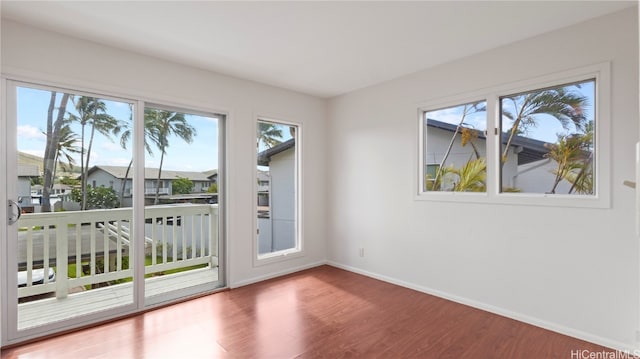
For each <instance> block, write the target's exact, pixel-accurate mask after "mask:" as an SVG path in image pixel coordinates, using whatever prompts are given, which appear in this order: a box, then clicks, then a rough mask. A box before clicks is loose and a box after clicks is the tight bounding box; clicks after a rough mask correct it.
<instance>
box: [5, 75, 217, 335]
mask: <svg viewBox="0 0 640 359" xmlns="http://www.w3.org/2000/svg"><path fill="white" fill-rule="evenodd" d="M3 86H4V87H5V89H6V91H5V93H6V104H7V106H6V107H5V108H6V112H5V113H4V119H5V121H3V123H2V127H0V130H1V136H2V139H3V146H4V147H3V148H2V150H1V151H0V154H2V156H1V157H2V158H1V160H2V161H0V173H4V174H6V176H4V178H3V180H2V181H0V183H2V184H3V187H4V188H3V189H2V191H0V192H1V193H0V197H2V200H3V201H4V202H5V203H6V204H7V206H6V209H4V211H5V212H4V213H6V216H4V217H5V218H3V222H2V223H3V224H5V225H4V226H3V228H6V238H7V241H6V242H5V243H3V244H2V245H3V247H2V258H0V259H1V263H2V273H3V276H2V301H3V305H2V309H3V311H2V321H3V326H2V328H3V332H2V338H3V344H9V343H13V342H18V341H21V340H24V339H28V338H32V337H37V336H40V335H46V334H51V333H54V332H57V331H60V330H66V329H70V328H73V327H77V326H80V325H86V324H88V323H92V322H96V321H102V320H105V319H109V318H114V317H117V316H121V315H124V314H130V313H134V312H136V311H139V310H141V309H143V308H145V307H149V306H153V305H156V304H158V303H164V302H167V301H171V300H174V299H176V298H182V297H185V296H189V295H194V294H197V293H202V292H203V291H209V290H213V289H215V288H218V287H220V286H222V285H223V284H224V283H223V281H222V280H221V278H222V275H221V273H220V271H219V263H220V262H221V258H220V257H219V254H220V253H222V251H221V249H220V248H221V240H220V238H221V236H220V235H219V233H220V230H221V228H220V227H221V226H220V223H221V221H220V218H221V211H220V205H221V203H222V198H221V197H220V195H219V192H220V191H219V190H220V189H221V188H222V186H223V183H222V181H221V179H220V178H221V167H222V166H221V164H222V161H221V160H220V156H221V151H220V150H219V149H220V148H222V138H223V137H222V132H223V128H222V126H223V125H224V115H221V114H214V113H206V112H197V111H183V110H176V109H174V108H169V107H164V106H160V105H152V106H150V105H145V103H144V102H143V101H140V100H135V99H133V100H127V99H121V98H117V97H113V96H106V95H100V94H94V93H87V92H83V91H75V90H68V89H61V88H54V87H50V86H40V85H34V84H28V83H20V82H14V81H4V82H3Z"/></svg>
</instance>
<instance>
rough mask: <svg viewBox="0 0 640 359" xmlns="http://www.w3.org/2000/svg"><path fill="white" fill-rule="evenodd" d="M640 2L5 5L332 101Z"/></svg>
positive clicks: (124, 44) (94, 36)
mask: <svg viewBox="0 0 640 359" xmlns="http://www.w3.org/2000/svg"><path fill="white" fill-rule="evenodd" d="M634 4H636V2H635V1H627V2H614V1H567V2H563V1H531V2H526V1H497V2H484V1H465V2H462V1H446V2H435V1H424V2H398V1H389V2H364V1H356V2H212V1H199V2H198V1H196V2H191V1H139V2H131V1H129V2H127V1H123V2H115V1H87V2H84V1H83V2H78V1H68V2H67V1H48V2H30V1H24V2H19V1H6V0H5V1H2V5H1V6H2V9H1V11H2V18H3V19H12V20H15V21H18V22H23V23H28V24H31V25H34V26H37V27H41V28H44V29H48V30H52V31H57V32H60V33H64V34H69V35H72V36H75V37H79V38H83V39H88V40H92V41H95V42H99V43H104V44H107V45H111V46H115V47H119V48H123V49H127V50H131V51H135V52H138V53H143V54H147V55H151V56H156V57H159V58H164V59H169V60H172V61H175V62H179V63H183V64H186V65H190V66H195V67H198V68H202V69H207V70H211V71H215V72H218V73H223V74H227V75H231V76H235V77H239V78H244V79H249V80H253V81H258V82H262V83H266V84H270V85H274V86H279V87H283V88H287V89H291V90H295V91H300V92H304V93H308V94H311V95H316V96H321V97H331V96H336V95H339V94H343V93H346V92H349V91H353V90H356V89H359V88H363V87H367V86H370V85H373V84H376V83H380V82H383V81H386V80H390V79H393V78H397V77H400V76H403V75H407V74H410V73H413V72H416V71H419V70H422V69H425V68H429V67H432V66H435V65H438V64H442V63H446V62H449V61H452V60H456V59H459V58H462V57H465V56H469V55H471V54H474V53H478V52H481V51H485V50H488V49H491V48H495V47H498V46H501V45H505V44H508V43H511V42H514V41H518V40H521V39H524V38H528V37H532V36H535V35H538V34H541V33H544V32H548V31H551V30H554V29H558V28H561V27H565V26H569V25H572V24H575V23H578V22H581V21H584V20H587V19H589V18H593V17H597V16H600V15H604V14H607V13H611V12H615V11H618V10H621V9H624V8H627V11H636V10H635V8H633V9H631V7H632V6H634Z"/></svg>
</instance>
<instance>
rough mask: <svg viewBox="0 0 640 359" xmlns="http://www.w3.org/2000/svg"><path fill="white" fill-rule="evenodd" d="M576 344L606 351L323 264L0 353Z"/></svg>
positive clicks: (241, 353) (466, 353)
mask: <svg viewBox="0 0 640 359" xmlns="http://www.w3.org/2000/svg"><path fill="white" fill-rule="evenodd" d="M578 350H580V351H582V350H585V351H588V352H603V351H607V352H612V351H611V350H609V349H606V348H603V347H601V346H598V345H595V344H591V343H588V342H584V341H581V340H578V339H574V338H571V337H567V336H564V335H560V334H557V333H553V332H550V331H548V330H544V329H541V328H537V327H534V326H531V325H527V324H524V323H521V322H518V321H515V320H511V319H507V318H504V317H501V316H498V315H494V314H490V313H487V312H484V311H482V310H478V309H474V308H471V307H467V306H464V305H461V304H457V303H453V302H450V301H447V300H444V299H441V298H437V297H433V296H430V295H427V294H424V293H420V292H416V291H413V290H409V289H406V288H402V287H398V286H394V285H391V284H388V283H384V282H381V281H378V280H375V279H371V278H367V277H363V276H361V275H357V274H354V273H350V272H347V271H343V270H340V269H336V268H333V267H329V266H322V267H318V268H314V269H310V270H307V271H303V272H300V273H296V274H293V275H289V276H285V277H281V278H277V279H273V280H269V281H265V282H261V283H257V284H253V285H249V286H246V287H242V288H238V289H233V290H230V291H224V292H220V293H216V294H212V295H208V296H205V297H201V298H198V299H194V300H190V301H187V302H183V303H179V304H175V305H172V306H168V307H164V308H161V309H157V310H153V311H150V312H146V313H144V314H141V315H138V316H135V317H131V318H127V319H122V320H119V321H116V322H112V323H108V324H104V325H100V326H96V327H93V328H90V329H85V330H82V331H78V332H74V333H69V334H66V335H62V336H58V337H53V338H49V339H46V340H42V341H39V342H34V343H31V344H27V345H23V346H19V347H15V348H12V349H6V350H3V352H2V358H3V359H5V358H6V359H9V358H11V359H14V358H15V359H17V358H30V359H37V358H187V357H188V358H267V359H270V358H276V359H278V358H367V359H368V358H392V359H395V358H572V352H573V351H578ZM573 357H575V356H573Z"/></svg>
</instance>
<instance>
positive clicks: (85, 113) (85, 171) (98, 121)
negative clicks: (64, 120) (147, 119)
mask: <svg viewBox="0 0 640 359" xmlns="http://www.w3.org/2000/svg"><path fill="white" fill-rule="evenodd" d="M73 103H74V106H75V110H76V111H77V113H78V114H79V115H80V116H79V117H78V116H76V115H74V114H70V116H69V117H70V120H72V121H76V122H79V123H80V127H81V133H80V142H81V144H82V152H80V171H81V172H82V204H81V206H82V209H83V210H84V209H86V208H87V193H86V188H87V182H88V178H87V177H88V175H89V163H90V159H91V148H92V146H93V140H94V137H95V133H96V131H98V132H99V133H101V134H102V135H103V136H105V137H106V138H108V139H110V140H111V134H112V133H113V134H114V135H116V136H117V135H118V133H119V132H120V129H121V126H122V124H121V123H120V121H118V120H117V119H116V118H114V117H113V116H111V115H109V114H107V105H106V103H105V102H104V101H101V100H100V99H97V98H94V97H87V96H81V97H79V98H74V99H73ZM87 126H89V127H90V132H89V135H88V137H89V138H88V140H87V134H86V132H85V130H86V127H87ZM86 141H88V144H87V147H86V156H85V143H86Z"/></svg>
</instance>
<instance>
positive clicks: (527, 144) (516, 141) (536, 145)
mask: <svg viewBox="0 0 640 359" xmlns="http://www.w3.org/2000/svg"><path fill="white" fill-rule="evenodd" d="M427 126H429V127H434V128H439V129H441V130H445V131H449V132H455V130H456V127H457V125H454V124H451V123H446V122H441V121H437V120H433V119H430V118H429V119H427ZM473 130H475V129H473ZM476 131H477V130H476ZM478 138H480V139H483V140H486V138H487V137H486V136H485V134H484V132H482V131H478ZM508 139H509V135H508V134H507V133H505V132H503V133H502V135H501V143H502V144H503V145H506V144H507V140H508ZM546 143H547V142H544V141H539V140H534V139H532V138H528V137H523V136H515V137H514V138H513V140H512V141H511V146H512V147H516V148H518V147H520V148H522V151H520V152H518V165H524V164H527V163H531V162H535V161H539V160H542V159H545V158H546V157H544V155H545V154H546V153H547V152H549V150H548V149H547V148H546V147H545V144H546Z"/></svg>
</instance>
